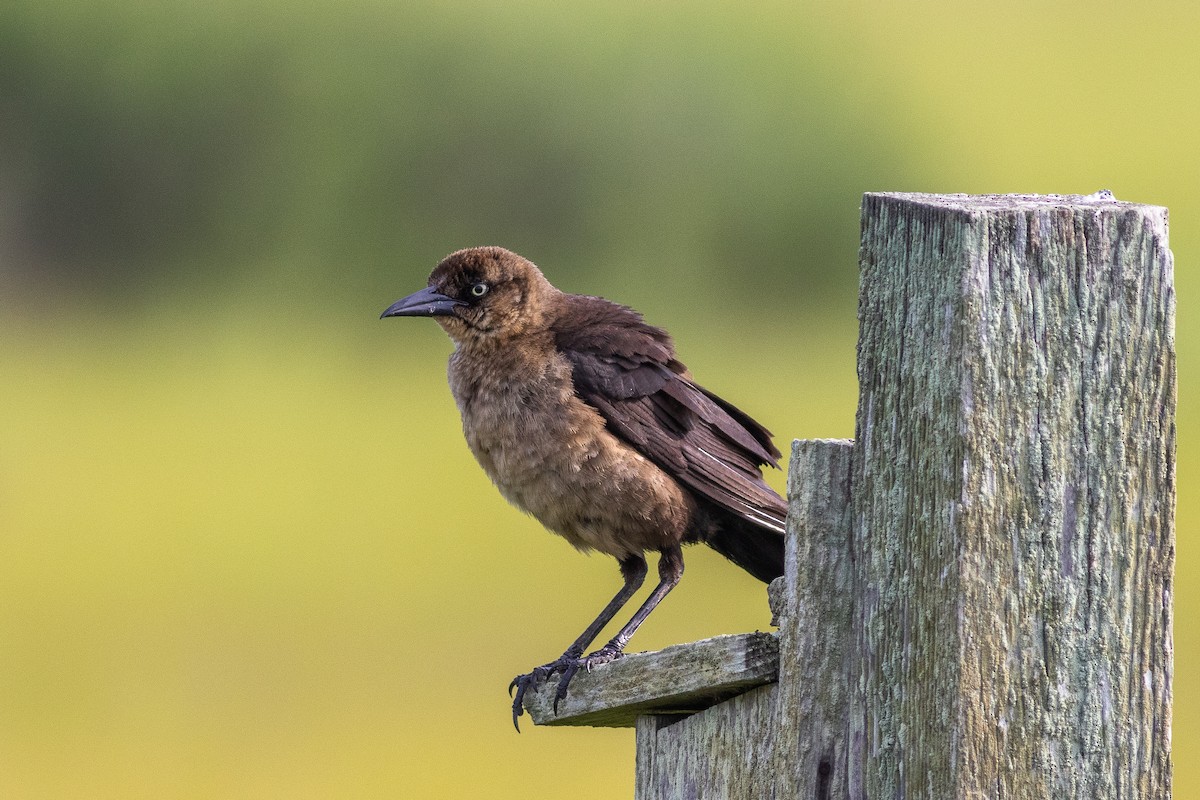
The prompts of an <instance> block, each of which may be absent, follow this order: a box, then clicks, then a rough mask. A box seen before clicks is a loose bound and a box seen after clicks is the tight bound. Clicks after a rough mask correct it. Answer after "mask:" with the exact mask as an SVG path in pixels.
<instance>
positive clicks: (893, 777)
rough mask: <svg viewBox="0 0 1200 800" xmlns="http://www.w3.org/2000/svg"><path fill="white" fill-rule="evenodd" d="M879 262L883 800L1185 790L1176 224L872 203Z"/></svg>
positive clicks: (878, 616)
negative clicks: (1172, 237) (1174, 673)
mask: <svg viewBox="0 0 1200 800" xmlns="http://www.w3.org/2000/svg"><path fill="white" fill-rule="evenodd" d="M860 258H861V270H862V271H861V291H860V300H859V322H860V334H859V346H858V356H859V362H858V374H859V382H860V400H859V409H858V419H857V432H856V442H857V445H856V452H855V457H854V473H853V479H852V484H853V530H854V550H855V553H856V556H857V560H856V565H855V566H856V581H857V587H856V596H857V599H858V602H859V603H861V608H860V610H859V612H858V613H859V615H860V617H861V631H860V641H859V643H858V646H859V651H860V659H861V660H860V664H861V669H862V673H861V676H860V678H859V680H858V687H857V688H858V690H859V691H860V697H859V700H860V701H861V703H862V706H861V713H862V724H863V726H864V728H863V733H864V736H863V738H862V739H861V742H860V744H861V747H860V748H859V751H858V752H853V753H852V763H851V766H850V771H851V773H852V774H853V773H855V772H856V771H861V775H862V792H863V795H864V796H865V797H870V798H884V797H907V798H931V799H932V798H946V797H963V798H967V797H1010V798H1051V797H1141V798H1165V797H1168V796H1169V794H1170V783H1171V764H1170V729H1171V670H1172V658H1171V655H1172V639H1171V624H1172V622H1171V620H1172V574H1173V564H1174V504H1175V473H1174V455H1175V354H1174V313H1175V297H1174V290H1173V284H1172V258H1171V254H1170V251H1169V250H1168V247H1167V217H1166V210H1165V209H1162V208H1158V207H1153V206H1143V205H1135V204H1131V203H1121V202H1116V201H1114V200H1112V199H1111V198H1110V197H1107V196H1105V195H1103V194H1100V195H1096V196H1092V197H1056V196H1049V197H1046V196H995V197H971V196H954V195H950V196H947V195H902V194H870V195H867V196H866V197H865V199H864V203H863V232H862V248H861V254H860Z"/></svg>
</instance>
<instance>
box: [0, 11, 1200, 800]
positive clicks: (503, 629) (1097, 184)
mask: <svg viewBox="0 0 1200 800" xmlns="http://www.w3.org/2000/svg"><path fill="white" fill-rule="evenodd" d="M1198 33H1200V6H1198V5H1197V4H1195V3H1185V2H1175V3H1169V2H1144V3H1139V4H1128V3H1126V4H1097V3H1094V2H1089V3H1082V2H1065V3H1054V4H1042V3H1011V2H1010V3H1004V4H992V5H989V6H985V5H983V4H973V3H972V4H963V3H955V2H917V3H907V4H872V3H854V2H851V3H847V2H837V3H806V4H796V3H782V2H755V3H741V4H730V3H716V2H693V3H688V4H682V3H670V4H653V3H644V2H637V3H633V2H615V3H606V4H604V5H603V7H600V8H597V7H595V4H564V3H561V2H551V0H503V2H501V1H500V0H479V1H477V2H465V3H454V2H443V3H430V4H412V3H385V2H380V1H379V0H351V2H343V3H338V4H334V3H327V4H293V3H284V2H280V0H266V1H265V2H261V3H255V4H250V3H245V2H236V1H234V0H217V2H212V3H206V4H198V3H179V4H175V3H166V2H154V1H153V0H120V2H118V1H117V0H39V2H36V3H34V2H22V1H21V0H14V1H13V2H9V3H6V4H5V6H4V9H3V11H0V379H2V381H3V383H2V384H0V385H2V387H3V388H2V389H0V398H2V399H3V404H4V406H3V407H4V413H3V414H2V415H0V535H2V536H3V542H4V556H3V558H2V559H0V796H2V797H5V798H41V797H47V798H65V797H87V798H143V797H144V798H163V797H173V798H175V797H177V798H191V797H195V798H216V797H220V798H234V797H244V798H268V797H281V798H282V797H287V798H306V797H312V798H323V797H363V798H366V797H496V798H505V797H530V796H540V797H562V796H566V795H568V794H575V793H583V794H587V795H588V796H593V797H611V798H625V797H630V796H631V795H632V782H633V736H632V733H631V732H629V731H601V730H597V731H593V730H542V729H534V728H532V726H526V728H527V729H526V731H525V732H524V733H523V734H521V735H520V736H517V735H516V734H514V733H513V731H512V728H511V723H510V721H509V716H508V714H509V712H508V698H507V695H506V693H505V687H506V685H507V683H508V681H509V679H510V678H511V677H512V676H513V675H514V674H516V673H518V672H521V671H525V670H527V669H528V668H529V667H531V666H533V665H534V664H536V663H541V662H544V661H546V660H549V659H551V658H553V657H555V656H557V655H558V654H559V653H560V652H561V651H562V649H563V647H565V646H566V644H567V643H568V642H569V641H570V640H571V639H572V638H573V637H574V636H575V635H576V634H577V633H578V631H579V630H580V629H581V628H582V626H583V625H584V624H585V623H586V622H587V621H588V620H590V619H591V617H592V615H593V614H594V613H595V612H596V610H598V608H599V607H600V606H601V605H602V604H603V603H604V602H605V601H606V600H607V599H608V598H609V597H610V596H611V593H612V592H613V591H614V589H615V587H616V585H617V582H618V574H617V571H616V567H615V564H613V563H612V562H611V560H609V559H606V558H603V557H598V556H597V557H590V558H586V557H582V556H580V555H577V554H576V553H574V551H572V550H571V548H570V547H568V546H567V545H566V544H565V543H564V542H563V541H561V540H559V539H557V538H555V537H552V536H549V535H547V534H546V533H545V532H543V531H542V530H541V529H540V528H539V526H538V525H537V524H536V523H535V522H533V521H532V520H530V519H528V518H525V517H523V516H521V515H520V514H518V513H517V512H515V511H513V510H511V509H510V508H508V507H507V506H506V505H505V503H504V502H503V501H502V500H501V498H500V497H499V495H498V494H497V493H496V492H495V491H494V490H493V489H492V488H491V487H490V486H489V485H488V483H487V481H486V479H485V478H484V477H483V475H482V473H481V472H480V471H479V469H478V468H477V467H476V466H475V464H474V463H473V462H472V460H471V458H470V455H469V454H468V452H467V449H466V446H465V444H464V443H463V442H462V439H461V435H460V432H459V422H458V418H457V413H456V411H455V409H454V405H453V402H452V401H451V399H450V396H449V392H448V390H447V389H446V387H445V379H444V363H445V358H446V356H447V354H448V353H449V350H450V345H449V342H448V340H446V339H445V337H444V336H443V335H442V333H441V331H440V330H438V329H437V327H436V326H435V325H432V324H430V323H428V322H410V321H396V320H388V321H386V322H380V321H378V320H377V319H376V318H377V316H378V314H379V312H380V311H381V310H382V309H383V308H384V307H385V306H386V305H388V304H389V303H390V302H392V301H393V300H395V299H396V298H398V297H400V296H402V295H404V294H407V293H408V292H410V291H413V290H415V289H417V288H419V287H421V286H422V285H423V284H424V280H425V276H426V274H427V273H428V271H429V270H430V269H431V268H432V267H433V265H434V264H435V263H436V262H437V261H438V260H439V259H440V258H441V257H442V256H443V255H445V254H446V253H447V252H449V251H451V250H454V249H457V248H459V247H464V246H468V245H476V244H503V245H505V246H508V247H510V248H512V249H515V250H517V251H519V252H521V253H523V254H524V255H526V256H528V257H530V258H531V259H533V260H534V261H535V262H537V263H538V264H540V265H541V266H542V267H543V269H544V270H545V271H546V272H547V274H548V275H549V276H550V278H551V279H552V280H554V281H555V282H556V283H558V284H559V285H560V286H561V287H563V288H565V289H568V290H574V291H580V292H586V293H593V294H603V295H606V296H609V297H611V298H614V299H618V300H620V301H622V302H625V303H628V304H631V305H633V306H635V307H637V308H639V309H641V310H642V311H644V312H645V313H646V315H647V317H648V318H649V319H650V320H651V321H652V322H655V323H658V324H661V325H665V326H668V327H670V328H671V330H672V331H673V332H674V334H675V336H676V339H677V340H678V342H679V349H680V351H681V354H682V357H683V358H684V360H685V361H687V363H688V364H689V365H690V366H691V367H692V368H693V369H694V370H695V372H696V373H697V374H698V375H699V376H700V378H701V379H702V380H703V382H704V383H706V384H707V385H708V386H710V387H711V388H713V389H715V390H717V391H719V392H720V393H721V394H722V395H724V396H726V397H728V398H729V399H731V400H732V401H734V402H736V403H737V404H739V405H741V406H742V407H743V408H745V409H747V410H748V411H749V412H750V413H752V414H753V415H754V416H756V417H758V418H759V419H760V420H762V421H763V422H765V423H766V424H767V425H768V426H769V427H770V428H771V429H773V430H774V431H775V432H776V434H777V436H778V439H779V441H780V443H781V444H784V445H786V443H787V442H788V441H790V440H791V439H793V438H797V437H828V436H850V435H852V434H853V428H854V406H855V402H856V384H855V365H854V356H855V336H856V329H855V313H856V293H857V264H856V256H857V252H856V251H857V246H858V225H859V219H858V208H859V201H860V197H861V194H862V193H863V192H864V191H876V190H910V191H931V192H942V191H956V192H1062V193H1089V192H1093V191H1096V190H1098V189H1101V188H1107V189H1111V190H1112V191H1113V192H1114V193H1115V194H1116V195H1117V197H1119V198H1121V199H1127V200H1135V201H1139V202H1146V203H1153V204H1158V205H1165V206H1168V207H1169V208H1170V210H1171V215H1172V217H1173V219H1174V221H1175V223H1176V225H1175V227H1174V231H1173V234H1174V235H1173V237H1172V245H1173V250H1174V252H1175V256H1176V265H1177V272H1176V277H1177V290H1178V298H1179V308H1180V313H1179V316H1178V331H1177V345H1178V353H1179V375H1180V396H1181V397H1182V398H1183V399H1184V402H1183V403H1182V404H1181V405H1180V409H1179V431H1180V435H1179V440H1178V441H1179V469H1178V476H1179V487H1180V502H1179V513H1178V531H1179V552H1178V555H1179V562H1178V564H1179V570H1178V580H1177V585H1178V588H1179V592H1178V595H1177V604H1176V611H1177V616H1176V619H1177V624H1176V662H1177V665H1178V670H1177V673H1176V683H1175V692H1176V694H1175V698H1176V708H1175V717H1174V721H1175V729H1174V730H1175V752H1176V755H1177V761H1176V779H1177V783H1176V790H1177V794H1178V796H1180V797H1188V796H1193V795H1196V794H1197V793H1200V766H1197V765H1196V764H1195V762H1191V761H1190V760H1189V759H1187V758H1185V757H1183V756H1182V755H1181V754H1186V753H1187V752H1190V751H1192V750H1194V749H1195V748H1196V746H1197V744H1198V743H1200V681H1197V679H1196V677H1195V674H1194V671H1193V670H1191V669H1190V668H1189V666H1188V665H1189V664H1190V663H1191V662H1192V661H1194V660H1196V659H1197V657H1200V639H1198V637H1197V636H1196V635H1195V634H1193V632H1192V630H1191V627H1190V621H1191V619H1192V618H1193V617H1194V616H1195V613H1196V611H1197V606H1198V604H1200V588H1197V587H1198V585H1200V581H1198V580H1197V578H1198V577H1200V575H1198V574H1197V573H1198V571H1200V567H1198V565H1197V561H1196V558H1195V556H1194V553H1193V551H1192V550H1191V539H1190V536H1189V532H1190V531H1191V530H1192V528H1193V527H1194V525H1195V523H1196V518H1197V493H1196V491H1195V490H1194V488H1193V485H1194V484H1193V475H1194V474H1195V469H1196V466H1197V463H1198V459H1200V455H1198V454H1200V442H1198V441H1197V435H1196V432H1195V431H1196V428H1195V424H1194V420H1195V410H1194V406H1193V405H1192V404H1190V403H1189V402H1188V398H1190V397H1192V396H1193V394H1194V385H1195V380H1196V378H1195V376H1196V374H1197V371H1196V369H1195V367H1196V361H1197V350H1198V348H1200V328H1198V327H1197V324H1196V321H1195V319H1196V317H1195V315H1194V314H1190V313H1188V309H1189V308H1190V306H1191V304H1192V303H1193V302H1194V300H1193V298H1194V297H1195V294H1196V284H1197V280H1198V276H1197V272H1196V270H1195V268H1194V267H1193V265H1194V264H1195V263H1196V260H1197V256H1200V241H1198V240H1197V235H1196V226H1195V225H1194V224H1193V223H1194V221H1195V220H1196V219H1197V218H1200V199H1198V198H1200V193H1198V192H1197V188H1198V187H1200V147H1198V146H1197V139H1198V137H1197V134H1196V131H1197V130H1198V129H1200V96H1198V95H1200V81H1198V78H1200V59H1197V57H1196V49H1195V48H1196V39H1197V34H1198ZM772 480H773V481H774V482H775V485H776V486H779V487H781V488H782V485H783V476H782V474H776V475H775V476H773V478H772ZM767 622H768V615H767V611H766V601H765V592H764V591H763V587H762V586H761V585H760V584H758V583H756V582H755V581H754V580H753V579H751V578H749V577H748V576H746V575H744V574H742V573H741V572H740V571H739V570H736V569H733V568H731V567H729V566H728V565H727V564H725V563H724V562H723V561H722V560H721V559H720V558H719V557H718V556H715V555H714V554H711V553H709V552H708V551H706V550H705V551H701V550H696V549H693V550H690V551H689V552H688V575H687V577H686V579H685V580H684V582H683V583H682V584H681V586H680V587H679V589H678V590H677V591H676V593H675V594H673V595H672V596H671V598H670V599H669V600H668V601H667V602H666V603H665V604H664V606H663V607H662V608H661V609H660V610H659V612H658V613H656V614H655V615H654V616H653V617H651V619H650V621H649V622H648V623H647V625H646V626H645V628H643V630H642V631H641V632H640V633H639V635H638V636H637V638H636V639H635V640H634V642H633V649H650V648H655V647H660V646H663V645H666V644H670V643H673V642H679V641H687V640H692V639H698V638H702V637H705V636H710V635H714V634H718V633H725V632H737V631H745V630H753V629H755V628H764V627H766V625H767Z"/></svg>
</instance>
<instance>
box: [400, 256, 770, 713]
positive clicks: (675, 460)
mask: <svg viewBox="0 0 1200 800" xmlns="http://www.w3.org/2000/svg"><path fill="white" fill-rule="evenodd" d="M382 316H383V317H433V318H434V319H435V320H436V321H437V322H438V324H440V325H441V326H442V328H443V329H444V330H445V331H446V333H447V334H449V336H450V338H451V339H452V340H453V341H454V345H455V350H454V353H453V354H452V355H451V356H450V367H449V377H450V390H451V392H452V393H453V394H454V399H455V402H456V403H457V404H458V409H459V411H460V412H461V414H462V423H463V433H464V434H465V435H466V438H467V444H468V445H469V446H470V449H471V452H472V453H473V454H474V455H475V458H476V459H477V460H478V461H479V463H480V465H481V466H482V467H483V469H484V471H485V472H486V473H487V474H488V477H489V478H491V480H492V481H493V482H494V483H495V484H496V486H497V488H499V490H500V493H501V494H503V495H504V497H505V498H506V499H507V500H508V501H509V502H510V503H512V504H513V505H515V506H517V507H518V508H520V509H522V510H523V511H525V512H527V513H529V514H532V515H533V516H534V517H536V518H537V519H538V520H539V521H540V522H541V523H542V524H543V525H545V526H546V527H547V528H548V529H550V530H551V531H553V532H554V533H557V534H559V535H560V536H562V537H563V538H565V539H566V540H567V541H568V542H570V543H571V544H572V545H574V546H575V547H577V548H579V549H580V550H584V551H586V550H599V551H600V552H602V553H607V554H608V555H610V556H612V557H613V558H615V559H617V562H618V563H619V564H620V569H621V576H622V577H623V578H624V585H623V586H622V587H621V590H620V591H619V592H617V594H616V596H615V597H613V599H612V600H611V601H610V602H609V604H608V605H606V606H605V607H604V610H603V611H601V612H600V615H599V616H598V617H596V619H595V621H593V622H592V624H590V625H588V627H587V629H586V630H585V631H584V632H583V633H582V634H581V635H580V636H579V638H578V639H576V640H575V642H574V643H573V644H572V645H571V646H570V647H568V648H567V650H566V652H565V653H563V654H562V656H561V657H559V658H558V659H556V660H555V661H551V662H550V663H548V664H543V665H542V666H540V667H536V668H534V669H533V671H532V672H530V673H528V674H525V675H519V676H517V677H516V678H514V679H513V682H512V683H511V684H510V685H509V692H510V693H511V692H512V690H513V689H514V688H515V689H516V697H515V699H514V701H513V724H514V725H517V724H518V717H519V716H520V715H521V714H522V713H523V699H524V695H525V693H526V691H528V690H529V689H530V688H532V687H534V686H536V684H537V683H538V682H539V681H543V680H546V679H548V678H550V677H551V676H553V675H555V674H556V673H558V674H560V675H561V677H560V678H559V682H558V687H557V691H556V694H555V700H554V705H555V710H556V711H557V707H558V702H559V700H561V699H562V698H563V697H565V696H566V693H567V687H568V685H569V684H570V682H571V678H572V677H573V676H574V675H575V673H576V672H577V671H578V670H579V669H581V668H583V669H591V668H592V667H594V666H597V665H599V664H605V663H607V662H610V661H613V660H615V659H617V658H619V657H620V656H621V654H622V651H623V650H624V648H625V644H626V643H627V642H628V641H629V638H630V637H631V636H633V633H634V631H636V630H637V629H638V626H640V625H641V624H642V622H644V621H645V619H646V617H647V616H648V615H649V614H650V612H651V611H653V610H654V608H655V607H656V606H657V605H658V604H659V602H660V601H662V599H663V598H664V597H665V596H666V595H667V593H668V592H670V591H671V589H672V588H674V586H675V585H676V584H677V583H678V582H679V579H680V577H681V576H682V575H683V553H682V550H681V545H684V544H691V543H695V542H703V543H705V544H707V545H708V546H709V547H712V548H713V549H714V550H716V551H717V552H718V553H721V554H722V555H724V556H725V557H727V558H728V559H729V560H731V561H733V562H734V563H735V564H737V565H738V566H740V567H742V568H743V569H745V570H746V571H747V572H749V573H750V574H751V575H753V576H755V577H756V578H758V579H760V580H762V581H767V582H769V581H771V580H772V579H773V578H776V577H778V576H779V575H781V574H782V573H783V530H784V517H785V515H786V511H787V505H786V503H785V502H784V501H783V499H782V498H781V497H780V496H779V495H778V494H776V493H775V492H774V491H773V490H772V489H771V488H770V487H769V486H767V484H766V483H765V482H764V481H763V479H762V474H761V472H760V468H761V467H763V466H765V465H770V466H776V461H777V459H778V458H779V451H778V450H776V449H775V447H774V445H772V444H771V434H770V432H769V431H767V430H766V429H765V428H763V427H762V426H761V425H759V424H758V423H757V422H755V421H754V420H752V419H751V418H750V417H749V416H747V415H746V414H745V413H743V412H742V411H739V410H738V409H737V408H735V407H734V406H732V405H730V404H729V403H727V402H726V401H724V400H722V399H721V398H719V397H717V396H716V395H715V394H713V393H712V392H710V391H708V390H707V389H705V388H703V387H702V386H700V385H699V384H697V383H696V382H695V381H694V380H693V379H692V375H691V373H690V372H689V371H688V369H687V368H686V367H685V366H684V365H683V364H682V363H680V362H679V360H678V359H677V358H676V357H675V349H674V346H673V345H672V342H671V337H670V336H669V335H668V334H667V332H666V331H664V330H663V329H661V328H656V327H654V326H652V325H649V324H647V323H646V322H644V321H643V320H642V316H641V315H640V314H638V313H637V312H636V311H633V310H632V309H630V308H626V307H625V306H621V305H617V304H616V303H612V302H609V301H608V300H604V299H602V298H599V297H586V296H582V295H575V294H567V293H565V292H561V291H559V290H558V289H556V288H554V287H553V286H552V285H550V282H549V281H547V280H546V278H545V277H544V276H543V275H542V273H541V271H540V270H538V268H537V267H536V266H534V265H533V264H532V263H530V262H529V261H527V260H525V259H524V258H522V257H521V256H519V255H517V254H516V253H512V252H509V251H508V250H505V249H503V248H500V247H476V248H471V249H468V250H460V251H458V252H456V253H452V254H451V255H449V256H447V257H446V258H445V259H444V260H443V261H442V262H441V263H440V264H438V266H437V268H436V269H434V270H433V273H432V274H431V275H430V276H429V284H428V287H427V288H425V289H422V290H421V291H419V292H416V293H415V294H411V295H409V296H408V297H405V298H404V299H402V300H399V301H397V302H396V303H394V304H392V305H391V306H390V307H388V309H387V310H386V311H384V312H383V315H382ZM647 551H657V552H658V553H659V561H658V576H659V583H658V586H657V587H655V589H654V591H653V592H652V593H651V594H650V596H649V597H648V598H647V599H646V601H645V602H644V603H643V604H642V606H641V607H640V608H639V609H638V610H637V612H636V613H635V614H634V615H633V617H632V618H631V619H630V620H629V622H628V623H627V624H626V625H625V626H624V627H623V628H621V629H620V631H619V632H618V633H617V635H616V636H614V637H613V638H612V640H610V641H609V642H608V643H607V644H605V645H604V646H603V647H601V648H600V649H599V650H596V651H595V652H592V653H590V654H588V655H584V652H585V651H586V649H587V648H588V646H589V645H590V644H591V643H592V641H593V640H594V639H595V638H596V636H597V635H599V633H600V631H601V630H602V629H603V628H604V626H605V625H607V624H608V623H609V622H610V621H611V620H612V618H613V617H614V616H616V614H617V612H619V611H620V610H621V608H622V607H623V606H624V605H625V604H626V603H627V602H629V600H630V598H631V597H632V596H633V595H634V593H635V592H637V590H638V588H640V587H641V585H642V582H643V581H644V579H645V577H646V572H647V567H646V559H645V556H644V554H645V553H646V552H647ZM518 730H520V728H519V726H518Z"/></svg>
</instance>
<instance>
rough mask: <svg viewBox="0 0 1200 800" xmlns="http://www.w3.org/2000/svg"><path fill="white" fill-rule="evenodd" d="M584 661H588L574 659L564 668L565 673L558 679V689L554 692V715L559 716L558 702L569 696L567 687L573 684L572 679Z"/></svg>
mask: <svg viewBox="0 0 1200 800" xmlns="http://www.w3.org/2000/svg"><path fill="white" fill-rule="evenodd" d="M584 661H586V659H579V660H577V661H572V662H571V663H570V664H568V665H567V668H566V669H565V670H563V675H562V677H561V678H559V680H558V689H557V690H556V691H555V692H554V716H556V717H557V716H558V702H559V701H560V700H562V699H563V698H564V697H566V696H567V687H568V686H570V685H571V679H572V678H574V677H575V673H576V672H579V666H580V665H581V664H583V663H584Z"/></svg>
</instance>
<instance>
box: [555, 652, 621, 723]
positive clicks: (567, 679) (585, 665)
mask: <svg viewBox="0 0 1200 800" xmlns="http://www.w3.org/2000/svg"><path fill="white" fill-rule="evenodd" d="M623 655H625V654H624V653H622V652H621V648H620V647H618V646H617V645H615V644H613V643H612V642H609V643H608V644H606V645H604V647H601V648H600V649H599V650H597V651H596V652H594V653H588V654H587V655H586V656H584V657H583V658H576V659H572V660H571V661H570V663H568V664H567V668H566V669H565V670H563V671H562V677H561V678H559V679H558V690H557V691H556V692H555V693H554V713H555V715H557V714H558V703H559V701H560V700H562V699H563V698H565V697H566V696H567V687H568V686H570V685H571V679H572V678H574V677H575V673H576V672H579V670H581V669H582V670H585V671H586V672H591V671H592V667H598V666H600V665H601V664H608V663H609V662H612V661H616V660H617V659H618V658H621V657H622V656H623Z"/></svg>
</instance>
